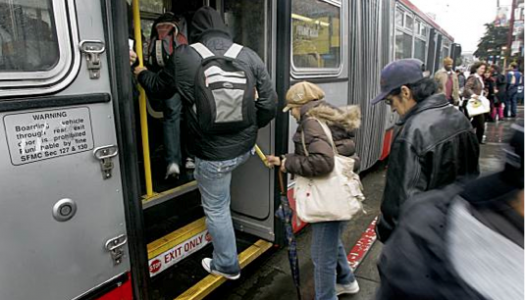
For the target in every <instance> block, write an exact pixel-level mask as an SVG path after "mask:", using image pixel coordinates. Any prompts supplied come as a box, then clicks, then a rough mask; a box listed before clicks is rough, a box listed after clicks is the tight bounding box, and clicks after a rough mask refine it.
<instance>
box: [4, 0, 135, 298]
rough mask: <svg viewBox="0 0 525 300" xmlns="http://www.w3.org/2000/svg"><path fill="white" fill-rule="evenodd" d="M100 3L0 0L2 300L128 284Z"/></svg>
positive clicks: (92, 292)
mask: <svg viewBox="0 0 525 300" xmlns="http://www.w3.org/2000/svg"><path fill="white" fill-rule="evenodd" d="M101 4H102V2H101V1H73V0H40V1H33V0H9V1H5V0H0V11H2V17H1V18H0V154H1V155H0V177H1V180H0V191H1V192H2V197H1V200H0V244H1V246H0V299H9V300H27V299H42V300H44V299H47V300H57V299H94V298H98V297H100V296H101V295H100V294H99V293H98V292H99V290H100V289H99V288H101V289H107V288H108V287H109V284H111V283H114V284H115V286H117V285H118V286H127V287H129V286H130V284H129V280H127V281H126V279H125V278H127V276H128V274H127V273H128V272H129V270H130V263H129V258H128V248H127V236H126V223H125V211H124V201H123V191H122V183H121V175H120V166H119V159H118V157H119V155H120V153H119V146H118V145H117V136H116V130H115V118H114V113H113V101H115V99H114V95H112V93H111V86H110V70H109V69H110V67H109V64H108V61H107V56H106V47H107V46H108V42H107V41H106V40H105V34H104V19H103V17H102V16H103V13H102V7H101ZM116 281H119V282H116ZM123 282H124V284H122V283H123ZM128 292H129V293H128V297H129V298H124V297H123V298H122V299H131V295H130V293H131V290H129V291H128ZM119 299H121V298H119Z"/></svg>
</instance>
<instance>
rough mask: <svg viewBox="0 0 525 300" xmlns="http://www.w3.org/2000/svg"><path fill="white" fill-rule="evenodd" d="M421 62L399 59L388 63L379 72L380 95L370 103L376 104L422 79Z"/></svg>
mask: <svg viewBox="0 0 525 300" xmlns="http://www.w3.org/2000/svg"><path fill="white" fill-rule="evenodd" d="M422 67H423V62H422V61H420V60H419V59H412V58H410V59H401V60H396V61H394V62H391V63H389V64H388V65H387V66H386V67H384V68H383V70H382V71H381V93H380V94H379V95H378V96H377V97H375V98H374V99H372V101H370V102H371V103H372V104H377V103H379V102H381V101H383V100H385V98H386V97H387V96H388V95H389V94H390V93H391V92H392V91H393V90H395V89H397V88H400V87H402V86H403V85H405V84H410V83H416V82H418V81H420V80H421V79H423V77H425V76H424V74H423V69H422Z"/></svg>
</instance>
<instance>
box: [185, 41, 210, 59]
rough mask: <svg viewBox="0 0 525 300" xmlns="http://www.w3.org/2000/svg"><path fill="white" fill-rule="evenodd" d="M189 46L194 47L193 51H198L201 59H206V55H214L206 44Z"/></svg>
mask: <svg viewBox="0 0 525 300" xmlns="http://www.w3.org/2000/svg"><path fill="white" fill-rule="evenodd" d="M190 47H192V48H193V49H195V51H197V53H199V55H200V56H201V57H202V59H206V58H208V57H212V56H215V55H214V54H213V52H211V51H210V49H208V48H207V47H206V46H204V45H203V44H201V43H195V44H191V45H190Z"/></svg>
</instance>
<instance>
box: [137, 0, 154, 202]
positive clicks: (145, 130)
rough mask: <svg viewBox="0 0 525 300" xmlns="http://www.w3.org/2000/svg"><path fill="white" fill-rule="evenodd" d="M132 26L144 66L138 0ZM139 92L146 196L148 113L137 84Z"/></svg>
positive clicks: (149, 189)
mask: <svg viewBox="0 0 525 300" xmlns="http://www.w3.org/2000/svg"><path fill="white" fill-rule="evenodd" d="M133 27H134V30H135V32H134V33H135V50H136V51H137V59H138V60H139V67H142V66H144V62H143V54H142V32H141V27H140V6H139V0H133ZM138 89H139V92H140V98H139V107H140V129H141V133H142V155H143V156H144V178H145V179H146V197H151V196H153V182H152V180H151V162H150V156H149V136H148V113H147V111H146V92H145V91H144V89H143V88H142V87H141V86H140V85H139V86H138Z"/></svg>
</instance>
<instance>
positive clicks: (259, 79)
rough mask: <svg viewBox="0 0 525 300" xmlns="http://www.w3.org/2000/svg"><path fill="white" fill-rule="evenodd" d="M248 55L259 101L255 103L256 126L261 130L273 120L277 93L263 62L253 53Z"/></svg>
mask: <svg viewBox="0 0 525 300" xmlns="http://www.w3.org/2000/svg"><path fill="white" fill-rule="evenodd" d="M250 55H251V56H252V61H254V67H253V68H252V70H253V72H254V76H255V80H256V82H255V88H256V89H257V93H258V95H259V99H258V100H256V102H255V108H256V111H257V126H259V128H262V127H264V126H266V125H268V123H270V122H271V121H272V120H273V118H275V112H276V110H277V93H276V92H275V90H274V89H273V83H272V80H271V79H270V75H269V74H268V71H267V70H266V65H265V64H264V62H263V61H262V60H261V59H260V58H259V56H258V55H257V54H256V53H255V52H252V53H250Z"/></svg>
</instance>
